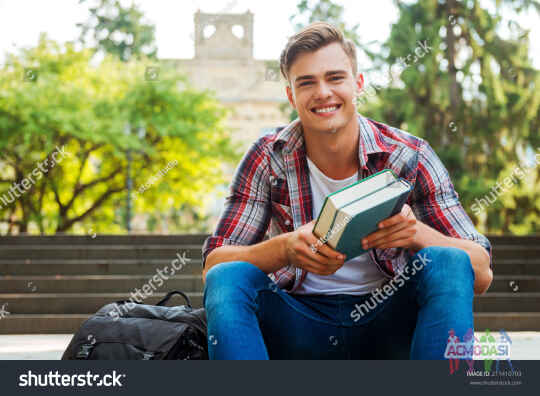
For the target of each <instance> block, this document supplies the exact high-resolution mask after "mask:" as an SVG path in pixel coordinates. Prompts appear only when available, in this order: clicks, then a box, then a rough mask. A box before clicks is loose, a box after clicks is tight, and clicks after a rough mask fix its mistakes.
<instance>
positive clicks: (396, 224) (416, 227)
mask: <svg viewBox="0 0 540 396" xmlns="http://www.w3.org/2000/svg"><path fill="white" fill-rule="evenodd" d="M421 227H422V223H421V222H419V221H418V220H416V216H415V215H414V213H413V211H412V209H411V207H410V206H409V205H407V204H405V205H403V208H401V212H400V213H398V214H396V215H394V216H392V217H389V218H387V219H385V220H383V221H381V222H380V223H379V230H377V231H375V232H372V233H371V234H369V235H368V236H367V237H365V238H363V239H362V247H363V248H364V249H371V248H377V249H390V248H399V247H401V248H409V249H412V250H415V251H418V250H420V249H422V248H423V247H424V246H422V244H421V243H420V242H419V240H418V236H419V235H420V232H419V231H420V229H421Z"/></svg>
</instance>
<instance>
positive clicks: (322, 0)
mask: <svg viewBox="0 0 540 396" xmlns="http://www.w3.org/2000/svg"><path fill="white" fill-rule="evenodd" d="M539 17H540V3H539V2H538V1H532V0H513V1H503V0H462V1H457V0H449V1H437V0H418V1H391V0H379V1H377V2H359V1H353V0H351V1H345V0H344V1H329V0H318V1H307V0H301V1H297V2H295V1H290V0H287V1H285V0H275V1H272V2H260V1H246V0H222V1H219V0H216V1H211V0H208V1H197V0H192V1H189V0H186V1H172V0H161V1H159V2H155V1H154V2H153V1H141V0H139V1H131V0H126V1H124V0H80V1H77V0H71V1H69V0H56V1H54V2H41V1H37V0H19V1H9V0H5V1H2V0H0V234H1V235H17V234H24V233H28V234H57V233H67V234H80V235H96V234H126V233H156V234H168V233H209V232H212V231H213V228H214V225H215V223H216V221H217V218H218V216H219V213H220V210H221V208H222V204H223V201H224V197H225V194H226V193H227V186H228V183H229V182H230V180H231V178H232V174H233V171H234V169H235V166H236V165H237V164H238V161H239V160H240V158H241V156H242V154H243V152H244V151H245V150H246V149H247V148H248V147H249V145H250V144H251V143H252V142H253V141H254V140H255V139H257V138H258V137H259V136H261V135H263V134H266V133H270V132H272V131H273V130H274V129H275V128H276V127H278V126H282V125H286V124H287V123H288V122H289V121H290V120H292V119H294V118H295V116H296V115H295V114H294V112H293V111H292V109H291V107H290V106H289V104H288V102H287V100H286V96H285V84H284V81H283V79H282V77H281V76H280V74H279V64H278V58H279V54H280V52H281V49H282V48H283V47H284V45H285V43H286V41H287V37H289V36H290V35H292V34H294V32H295V31H298V30H299V29H301V28H302V27H303V26H305V25H307V24H309V23H310V22H312V21H317V20H323V21H328V22H331V23H334V24H336V25H337V26H339V27H340V28H342V29H343V30H344V31H345V33H346V35H347V36H348V37H349V38H351V39H352V40H354V42H355V43H356V45H357V50H358V58H359V70H360V71H361V72H363V73H364V76H365V80H366V87H365V90H364V92H363V93H362V95H361V97H360V100H359V104H358V106H359V112H360V113H361V114H363V115H364V116H367V117H369V118H372V119H374V120H377V121H380V122H383V123H386V124H389V125H391V126H395V127H398V128H401V129H404V130H406V131H408V132H410V133H412V134H414V135H417V136H420V137H422V138H425V139H427V140H428V141H429V143H430V144H431V145H432V146H433V148H434V149H435V151H436V152H437V154H438V155H439V156H440V157H441V159H442V160H443V162H444V164H445V165H446V166H447V168H448V170H449V172H450V174H451V177H452V180H453V182H454V185H455V188H456V190H457V191H458V193H459V195H460V199H461V202H462V204H463V206H464V207H465V209H466V211H467V212H468V214H469V215H470V216H471V218H472V219H473V221H474V222H475V224H476V225H477V227H478V228H479V230H480V231H482V232H484V233H489V234H491V235H496V234H513V235H530V234H537V233H539V230H540V167H539V166H537V165H538V162H539V161H540V151H539V149H540V134H539V128H540V90H539V89H538V88H539V86H540V73H539V68H540V41H539V40H538V39H539V38H540V24H539V23H538V22H539V21H540V18H539ZM59 150H60V151H62V154H61V155H56V156H55V158H56V161H53V159H52V156H53V154H55V152H59ZM46 159H48V165H46V164H44V161H45V160H46ZM40 165H41V166H40Z"/></svg>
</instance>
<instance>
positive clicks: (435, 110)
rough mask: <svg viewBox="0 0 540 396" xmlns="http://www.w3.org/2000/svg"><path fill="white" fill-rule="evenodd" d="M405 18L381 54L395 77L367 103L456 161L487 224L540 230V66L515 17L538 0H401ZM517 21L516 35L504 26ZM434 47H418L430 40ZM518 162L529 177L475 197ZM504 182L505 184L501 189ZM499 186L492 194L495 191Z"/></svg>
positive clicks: (371, 111)
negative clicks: (488, 199)
mask: <svg viewBox="0 0 540 396" xmlns="http://www.w3.org/2000/svg"><path fill="white" fill-rule="evenodd" d="M396 5H397V7H399V11H400V17H399V20H398V21H397V22H396V23H395V24H394V25H393V26H392V31H391V35H390V37H389V38H388V40H387V41H386V43H385V44H384V48H385V51H383V52H382V54H381V55H380V56H379V57H376V58H375V61H376V62H377V65H378V68H380V69H381V70H386V71H388V72H389V76H388V78H387V81H388V82H389V84H383V85H382V86H377V91H379V92H378V95H376V96H375V97H373V98H372V100H371V99H370V100H368V101H367V103H364V105H363V106H362V107H361V109H362V110H363V111H364V112H365V113H366V114H368V115H371V116H372V117H373V118H376V119H379V120H382V121H383V122H386V123H388V124H390V125H393V126H396V127H401V128H403V129H405V130H408V131H409V132H411V133H413V134H415V135H417V136H421V137H423V138H425V139H426V140H427V141H428V142H429V143H430V144H431V145H432V146H433V147H434V149H435V150H436V151H437V153H438V154H439V156H440V157H441V159H442V160H443V162H444V163H445V165H446V166H447V168H448V169H449V171H450V173H451V176H452V179H453V181H454V184H455V186H456V189H457V191H458V192H459V193H460V196H461V201H462V203H463V205H464V207H465V208H466V210H467V211H468V213H469V214H470V215H471V217H473V220H474V221H475V222H476V223H477V225H478V226H479V228H480V229H482V230H483V231H488V232H492V233H496V232H505V233H508V232H510V233H518V234H522V233H528V232H539V231H540V168H538V167H536V168H525V167H524V163H529V164H530V163H531V162H532V157H533V156H532V153H533V152H535V151H537V150H538V148H539V147H540V134H538V130H539V127H540V90H539V88H540V73H539V71H538V70H536V69H535V68H534V67H533V66H532V64H531V60H530V56H529V36H528V31H526V30H524V29H523V28H522V27H520V25H519V23H518V22H517V20H516V17H517V16H519V15H521V14H522V13H524V12H525V11H526V10H540V6H539V3H538V2H536V1H528V0H522V1H504V2H501V1H493V2H491V5H492V7H490V8H489V9H487V8H486V7H483V5H484V2H480V1H478V0H464V1H457V0H449V1H445V2H440V1H437V0H419V1H416V2H413V3H403V2H399V1H396ZM503 28H505V30H507V31H508V34H507V35H503V34H502V30H503ZM426 46H427V49H426V50H425V51H417V49H418V48H419V47H424V48H425V47H426ZM518 166H521V167H522V168H523V169H528V172H527V174H526V177H524V178H523V179H521V180H519V179H516V178H515V180H516V183H515V185H514V186H513V187H511V188H507V189H506V190H507V191H506V192H504V193H502V194H501V195H500V197H498V199H497V200H496V201H495V202H494V203H493V204H491V205H487V208H486V206H484V205H483V206H482V207H483V208H484V210H481V211H480V210H473V209H478V206H477V207H474V206H473V205H474V204H475V203H476V204H477V205H478V201H476V199H480V198H483V197H485V196H486V195H488V194H491V193H492V188H493V187H494V186H495V185H496V183H497V182H502V180H503V179H504V177H506V176H508V175H510V174H511V173H512V172H513V171H514V170H515V169H516V168H517V167H518ZM499 191H500V190H499ZM490 196H491V195H490Z"/></svg>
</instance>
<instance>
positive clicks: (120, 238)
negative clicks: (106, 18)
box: [0, 234, 540, 246]
mask: <svg viewBox="0 0 540 396" xmlns="http://www.w3.org/2000/svg"><path fill="white" fill-rule="evenodd" d="M208 236H209V234H176V235H170V234H168V235H156V234H131V235H106V234H96V235H95V237H93V235H71V234H56V235H6V236H2V238H0V245H79V244H81V245H87V244H89V243H92V244H99V245H104V244H108V245H124V244H131V243H133V244H159V245H166V244H181V245H182V244H200V245H202V244H203V243H204V241H205V239H206V238H207V237H208ZM487 237H488V239H489V241H490V242H491V244H492V245H493V246H496V245H527V246H529V245H536V246H538V245H539V244H540V235H536V236H535V235H526V236H513V235H487Z"/></svg>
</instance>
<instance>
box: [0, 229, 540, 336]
mask: <svg viewBox="0 0 540 396" xmlns="http://www.w3.org/2000/svg"><path fill="white" fill-rule="evenodd" d="M205 238H206V235H202V234H199V235H167V236H157V235H134V236H133V235H129V236H128V235H120V236H113V235H110V236H108V235H102V236H96V237H95V238H92V237H90V236H65V235H58V236H23V237H19V236H9V237H0V309H1V308H2V307H3V308H4V312H1V311H0V334H47V333H48V334H53V333H73V332H74V331H76V330H77V329H78V328H79V326H80V324H81V323H82V322H83V321H84V320H85V319H86V318H87V317H88V316H89V315H90V314H92V313H94V312H96V311H97V310H98V309H99V308H100V307H101V306H103V305H105V304H107V303H110V302H113V301H117V300H123V299H128V298H129V296H130V293H131V292H135V291H136V290H137V289H139V290H140V289H141V288H142V287H143V285H147V284H149V280H150V279H151V278H152V277H154V276H155V275H156V274H157V270H160V271H162V273H163V271H164V269H165V267H169V271H170V272H168V274H169V275H168V276H169V279H168V280H165V281H164V283H163V284H161V285H160V283H158V282H156V281H154V282H153V283H154V285H155V290H154V289H151V288H150V286H147V290H151V291H152V296H151V297H148V298H146V299H145V300H144V302H145V303H149V304H155V303H156V302H157V301H158V300H159V299H160V298H162V297H163V296H164V295H165V294H166V293H167V292H168V291H170V290H175V289H178V290H182V291H184V292H187V294H188V295H189V296H190V298H191V300H192V302H193V305H194V306H196V307H200V306H201V305H202V281H201V246H202V243H203V242H204V239H205ZM490 240H491V241H492V243H493V245H494V254H493V256H494V266H495V267H494V268H495V279H494V281H493V284H492V285H491V288H490V290H489V291H488V293H486V294H485V295H482V296H477V297H476V298H475V302H474V311H475V328H476V330H485V329H492V330H493V329H497V330H498V329H501V328H503V329H505V330H507V331H520V330H521V331H525V330H535V331H540V236H538V237H510V236H503V237H491V238H490ZM178 257H185V258H186V259H188V260H185V261H184V264H185V265H182V263H181V262H179V260H177V261H176V263H175V265H174V266H176V268H177V269H178V268H179V267H180V266H181V268H180V269H178V270H174V271H175V274H174V275H173V276H171V275H170V274H171V272H172V271H173V268H174V266H173V264H172V262H173V260H175V259H176V258H178ZM177 298H178V299H177ZM174 299H175V300H174V301H173V302H172V303H178V304H184V302H183V300H181V299H180V298H179V297H174ZM8 312H9V313H8Z"/></svg>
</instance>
